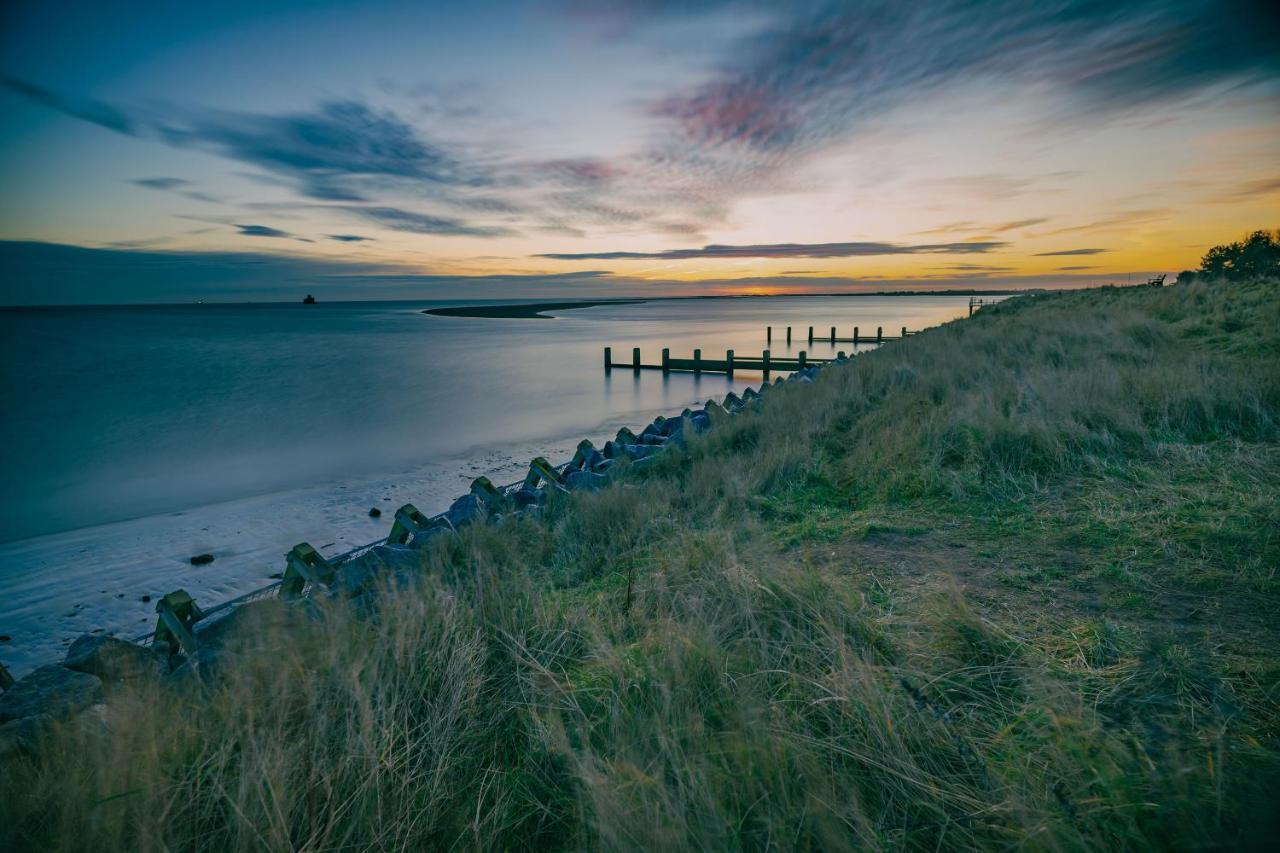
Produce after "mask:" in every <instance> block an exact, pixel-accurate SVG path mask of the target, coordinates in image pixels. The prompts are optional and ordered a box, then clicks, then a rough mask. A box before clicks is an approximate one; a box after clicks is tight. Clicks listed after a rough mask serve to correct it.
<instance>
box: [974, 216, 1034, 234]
mask: <svg viewBox="0 0 1280 853" xmlns="http://www.w3.org/2000/svg"><path fill="white" fill-rule="evenodd" d="M1048 221H1049V219H1048V217H1045V216H1037V217H1035V218H1033V219H1019V220H1017V221H1015V222H1005V223H1002V224H1000V225H994V226H992V227H991V228H989V229H988V230H989V231H991V232H993V233H995V234H1003V233H1004V232H1005V231H1016V230H1018V229H1019V228H1030V227H1031V226H1032V225H1039V224H1041V223H1042V222H1048Z"/></svg>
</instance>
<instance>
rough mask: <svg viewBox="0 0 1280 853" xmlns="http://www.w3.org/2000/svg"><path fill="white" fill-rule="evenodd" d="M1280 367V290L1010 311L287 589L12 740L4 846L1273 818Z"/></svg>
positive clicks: (842, 841)
mask: <svg viewBox="0 0 1280 853" xmlns="http://www.w3.org/2000/svg"><path fill="white" fill-rule="evenodd" d="M1278 368H1280V283H1276V282H1270V281H1259V282H1252V283H1244V284H1232V285H1224V284H1214V283H1204V282H1199V283H1194V284H1189V285H1178V286H1175V287H1170V288H1165V289H1163V290H1153V289H1145V288H1144V289H1133V290H1120V289H1102V290H1090V291H1083V292H1074V293H1065V294H1055V295H1050V296H1037V297H1034V298H1024V299H1018V300H1013V301H1010V302H1007V303H1003V304H1001V305H998V306H994V307H991V308H984V309H983V310H982V311H981V312H980V313H979V314H977V315H976V316H975V317H973V318H972V319H969V320H965V321H960V322H956V323H951V324H948V325H946V326H943V327H941V328H938V329H935V330H931V331H929V332H926V333H924V334H921V335H918V336H915V337H912V338H909V339H907V340H905V341H900V342H895V343H893V344H891V345H888V346H885V347H884V348H883V349H881V350H879V351H876V352H873V353H869V354H866V355H862V356H859V357H858V358H857V359H855V360H854V362H853V363H852V364H851V365H849V366H847V367H844V368H839V369H831V370H827V371H824V372H823V373H822V374H821V376H820V377H819V379H818V380H817V381H816V382H815V383H814V385H812V386H806V387H792V386H788V387H786V388H782V389H777V390H776V391H775V392H771V393H772V394H773V396H772V397H771V398H770V400H769V403H768V405H767V406H765V407H763V408H762V409H760V410H758V411H756V412H753V413H751V414H748V415H744V416H741V417H739V418H736V419H734V420H732V421H730V422H727V423H725V424H723V425H721V426H720V427H719V428H718V429H716V430H715V431H713V432H712V433H710V434H708V435H707V436H705V437H703V438H701V439H698V440H695V441H692V442H690V444H689V446H688V448H687V449H686V450H685V451H682V452H680V453H678V454H668V455H667V456H665V457H664V458H663V459H662V460H661V461H660V462H659V464H658V465H657V466H655V468H654V469H651V470H650V471H648V472H645V473H644V474H643V475H641V474H639V473H637V474H634V475H631V476H625V477H623V478H622V481H621V482H619V483H617V484H615V485H613V486H611V487H610V488H608V489H606V490H605V491H603V492H602V493H598V494H594V495H575V496H570V497H567V498H565V499H563V500H559V501H557V502H555V503H553V505H551V506H550V507H549V508H548V509H547V511H546V512H545V513H544V515H543V516H542V517H540V518H536V519H518V520H513V521H510V522H508V523H505V524H503V525H501V526H498V527H492V528H482V529H474V530H468V531H467V532H465V533H464V534H463V535H462V536H461V537H459V538H458V539H457V540H453V541H448V542H439V543H437V545H436V547H435V548H434V549H433V550H431V551H429V552H427V553H426V554H425V555H424V566H423V572H422V575H421V578H420V580H419V581H418V582H417V584H416V585H415V586H414V588H413V589H411V590H407V591H400V592H398V593H396V594H389V595H388V597H387V598H386V599H384V604H383V606H382V608H381V611H380V612H379V614H378V616H377V618H374V619H362V618H355V617H354V616H353V614H351V613H350V612H348V610H346V609H345V607H344V606H343V605H341V604H332V605H325V606H323V607H319V608H317V610H315V611H314V612H311V613H309V614H301V613H293V612H287V611H283V610H282V609H279V608H277V607H276V606H275V605H273V604H271V603H266V604H263V605H260V606H259V609H260V610H261V613H259V614H258V616H259V617H260V618H261V620H262V623H261V624H262V627H261V628H260V629H259V630H256V631H247V632H245V633H244V634H243V635H242V636H241V637H239V638H238V642H239V643H240V644H241V645H242V646H243V648H241V649H240V650H239V653H238V654H237V655H235V656H234V657H233V658H231V659H232V660H233V661H234V663H233V664H231V665H228V666H227V667H225V669H224V674H223V676H222V677H221V678H220V680H219V681H218V682H217V683H216V685H214V686H213V687H211V688H208V689H199V688H196V687H189V688H187V689H185V690H177V691H174V690H165V691H162V690H159V689H158V688H157V687H156V686H154V685H146V684H141V685H133V686H120V687H117V688H115V689H114V690H113V691H112V694H111V696H110V700H109V703H108V706H107V710H106V713H105V715H104V718H103V719H102V720H101V721H100V723H98V724H94V725H89V724H85V723H84V722H83V721H81V722H79V723H75V724H68V725H65V726H63V727H62V728H61V729H60V730H59V731H58V732H57V734H56V736H55V737H54V738H53V739H52V740H51V741H50V742H49V743H48V745H47V747H46V748H45V749H44V750H42V751H41V753H40V754H39V755H38V756H37V757H34V758H30V759H21V760H18V761H15V762H12V763H11V764H10V765H9V766H6V767H5V768H4V771H5V772H4V773H3V774H0V847H4V848H5V849H40V850H61V849H66V850H76V849H91V850H104V849H121V850H168V849H200V850H204V849H213V850H218V851H231V850H257V849H308V850H336V849H403V848H410V849H424V848H450V849H457V848H464V849H466V848H483V849H512V848H520V849H527V848H545V849H558V848H583V847H590V848H598V847H604V848H610V849H721V848H733V849H741V848H750V849H763V848H782V849H798V848H803V849H824V850H825V849H848V848H872V849H885V848H890V849H902V848H905V849H931V850H932V849H939V848H953V849H968V848H973V847H984V848H990V847H1002V848H1006V847H1029V848H1034V849H1048V850H1083V849H1099V848H1101V849H1149V848H1170V849H1198V848H1239V847H1247V846H1249V845H1251V844H1253V845H1257V846H1259V847H1261V846H1262V843H1263V841H1264V840H1265V839H1266V838H1267V837H1268V835H1267V834H1268V833H1269V832H1273V831H1274V829H1275V825H1274V820H1275V817H1274V811H1275V809H1274V803H1275V801H1276V794H1277V790H1278V785H1277V783H1278V781H1280V707H1278V701H1280V624H1278V623H1277V621H1276V619H1275V616H1274V614H1275V613H1276V612H1277V606H1278V605H1280V594H1278V593H1280V583H1278V580H1277V577H1276V572H1277V567H1278V566H1280V441H1278V439H1280V369H1278ZM264 647H265V648H266V649H268V650H269V651H268V652H267V653H263V651H262V649H263V648H264ZM1268 821H1271V823H1268Z"/></svg>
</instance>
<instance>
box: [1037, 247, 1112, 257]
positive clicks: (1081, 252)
mask: <svg viewBox="0 0 1280 853" xmlns="http://www.w3.org/2000/svg"><path fill="white" fill-rule="evenodd" d="M1109 251H1110V249H1059V250H1058V251H1056V252H1036V257H1037V258H1055V257H1058V256H1059V255H1101V254H1102V253H1103V252H1109Z"/></svg>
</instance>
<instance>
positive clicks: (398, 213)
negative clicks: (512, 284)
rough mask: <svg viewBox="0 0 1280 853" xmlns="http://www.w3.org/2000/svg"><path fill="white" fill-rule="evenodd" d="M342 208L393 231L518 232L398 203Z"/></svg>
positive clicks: (475, 234) (474, 234) (467, 234)
mask: <svg viewBox="0 0 1280 853" xmlns="http://www.w3.org/2000/svg"><path fill="white" fill-rule="evenodd" d="M341 209H342V210H345V211H347V212H348V213H351V214H354V215H355V216H358V217H361V218H362V219H367V220H369V221H370V222H375V223H377V224H379V225H381V226H383V227H384V228H390V229H391V230H393V231H408V232H410V233H412V234H444V235H448V236H454V237H506V236H510V235H512V234H514V233H516V232H514V231H512V230H511V229H510V228H503V227H485V226H478V225H469V224H467V223H465V222H462V221H460V220H457V219H451V218H449V217H445V216H431V215H430V214H425V213H415V212H414V211H411V210H401V209H400V208H398V207H361V206H358V205H345V206H342V208H341Z"/></svg>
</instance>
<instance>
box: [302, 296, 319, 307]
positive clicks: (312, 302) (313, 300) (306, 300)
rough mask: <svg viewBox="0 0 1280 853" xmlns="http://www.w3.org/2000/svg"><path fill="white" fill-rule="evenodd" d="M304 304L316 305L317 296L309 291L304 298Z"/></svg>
mask: <svg viewBox="0 0 1280 853" xmlns="http://www.w3.org/2000/svg"><path fill="white" fill-rule="evenodd" d="M302 304H303V305H315V304H316V298H315V297H314V296H312V295H311V294H310V293H308V294H307V295H306V297H305V298H304V299H303V300H302Z"/></svg>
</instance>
